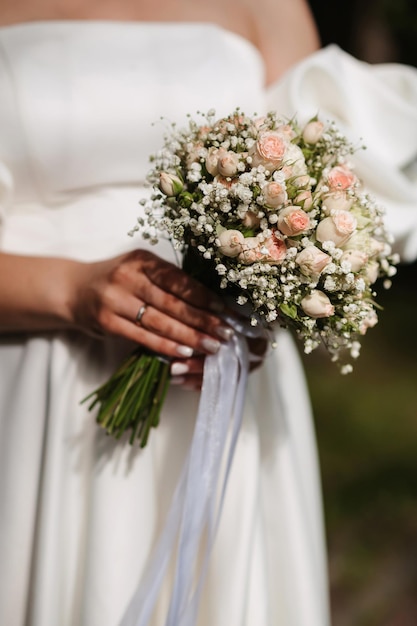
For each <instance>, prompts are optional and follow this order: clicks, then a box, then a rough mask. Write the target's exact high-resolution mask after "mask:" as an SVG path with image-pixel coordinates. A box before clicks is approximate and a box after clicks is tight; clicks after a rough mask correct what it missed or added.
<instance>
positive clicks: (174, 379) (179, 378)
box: [171, 376, 185, 385]
mask: <svg viewBox="0 0 417 626" xmlns="http://www.w3.org/2000/svg"><path fill="white" fill-rule="evenodd" d="M184 381H185V378H184V376H173V377H172V378H171V385H182V384H183V383H184Z"/></svg>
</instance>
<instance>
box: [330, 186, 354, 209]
mask: <svg viewBox="0 0 417 626" xmlns="http://www.w3.org/2000/svg"><path fill="white" fill-rule="evenodd" d="M323 204H324V205H325V207H326V209H327V211H328V212H330V211H349V209H350V207H351V206H352V204H353V198H350V197H349V196H348V195H347V193H346V192H345V191H333V192H331V193H328V194H326V195H325V196H324V198H323Z"/></svg>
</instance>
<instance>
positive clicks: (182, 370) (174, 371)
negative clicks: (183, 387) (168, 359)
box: [171, 363, 190, 376]
mask: <svg viewBox="0 0 417 626" xmlns="http://www.w3.org/2000/svg"><path fill="white" fill-rule="evenodd" d="M189 369H190V368H189V367H188V365H186V364H185V363H173V364H172V365H171V375H172V376H179V375H180V374H186V373H187V372H188V371H189Z"/></svg>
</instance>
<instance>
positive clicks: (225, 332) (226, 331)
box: [216, 326, 235, 341]
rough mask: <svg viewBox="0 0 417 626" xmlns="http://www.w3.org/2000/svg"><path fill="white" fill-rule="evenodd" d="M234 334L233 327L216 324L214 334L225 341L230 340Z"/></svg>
mask: <svg viewBox="0 0 417 626" xmlns="http://www.w3.org/2000/svg"><path fill="white" fill-rule="evenodd" d="M234 334H235V332H234V330H233V328H230V327H229V326H217V328H216V335H218V336H219V337H221V338H222V339H224V340H225V341H230V339H231V338H232V337H233V335H234Z"/></svg>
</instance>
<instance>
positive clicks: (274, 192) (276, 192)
mask: <svg viewBox="0 0 417 626" xmlns="http://www.w3.org/2000/svg"><path fill="white" fill-rule="evenodd" d="M262 193H263V196H264V198H265V203H266V204H267V206H270V207H274V208H276V207H278V206H281V205H282V204H284V202H286V201H287V198H288V196H287V190H286V189H285V185H281V183H278V182H275V181H271V182H269V183H267V184H266V185H265V187H264V188H263V189H262Z"/></svg>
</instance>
